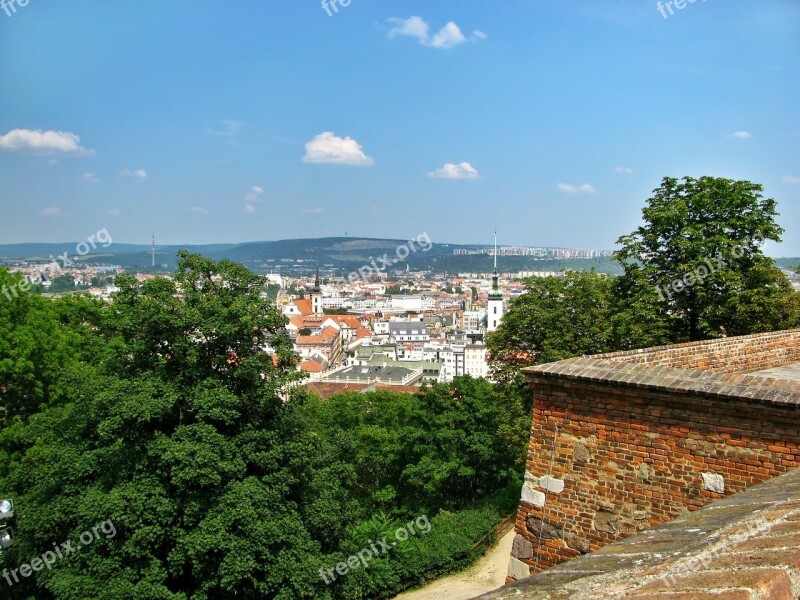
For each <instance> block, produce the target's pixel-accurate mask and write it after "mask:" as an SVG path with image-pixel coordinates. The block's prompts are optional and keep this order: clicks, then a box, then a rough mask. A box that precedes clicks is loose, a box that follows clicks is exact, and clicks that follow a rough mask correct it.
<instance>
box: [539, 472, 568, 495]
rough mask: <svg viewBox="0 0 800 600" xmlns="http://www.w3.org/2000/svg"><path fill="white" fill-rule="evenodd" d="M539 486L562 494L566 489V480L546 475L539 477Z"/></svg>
mask: <svg viewBox="0 0 800 600" xmlns="http://www.w3.org/2000/svg"><path fill="white" fill-rule="evenodd" d="M539 487H540V488H542V489H543V490H546V491H548V492H550V493H551V494H560V493H561V492H563V491H564V480H563V479H556V478H555V477H550V475H545V476H544V477H540V478H539Z"/></svg>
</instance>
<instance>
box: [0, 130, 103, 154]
mask: <svg viewBox="0 0 800 600" xmlns="http://www.w3.org/2000/svg"><path fill="white" fill-rule="evenodd" d="M0 150H8V151H10V152H14V151H20V152H25V151H32V152H40V153H44V154H49V153H53V152H61V153H64V154H88V153H90V152H91V151H90V150H87V149H86V148H84V147H83V146H81V138H80V136H78V135H76V134H74V133H71V132H69V131H52V130H48V131H42V130H41V129H14V130H12V131H9V132H8V133H7V134H5V135H2V136H0Z"/></svg>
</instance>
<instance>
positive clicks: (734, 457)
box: [509, 330, 800, 580]
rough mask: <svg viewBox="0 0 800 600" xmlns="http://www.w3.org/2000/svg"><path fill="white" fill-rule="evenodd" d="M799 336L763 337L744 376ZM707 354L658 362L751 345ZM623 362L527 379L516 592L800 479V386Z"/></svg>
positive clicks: (558, 368) (559, 368)
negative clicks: (629, 541)
mask: <svg viewBox="0 0 800 600" xmlns="http://www.w3.org/2000/svg"><path fill="white" fill-rule="evenodd" d="M798 335H800V330H798V331H793V332H787V334H786V335H766V336H761V338H762V339H759V340H758V343H757V347H756V348H755V350H754V351H753V352H750V353H746V352H745V353H743V354H742V357H741V358H739V357H738V355H737V357H736V358H735V364H736V365H737V368H739V367H745V366H746V367H747V368H746V369H743V370H752V367H753V365H755V364H759V365H761V364H765V363H766V359H765V358H763V357H761V356H759V354H765V353H766V350H765V349H767V348H770V349H774V348H776V346H774V345H773V342H775V341H776V340H779V341H780V343H781V344H782V345H783V346H782V347H786V346H787V345H790V344H792V343H794V340H796V339H797V337H798ZM748 337H751V338H752V337H753V336H748ZM787 340H789V344H787ZM751 341H753V340H752V339H751ZM761 342H763V343H761ZM690 346H691V347H694V348H697V347H698V345H697V344H694V345H690ZM703 347H704V348H706V349H707V350H708V352H706V354H705V358H702V359H696V358H695V359H692V358H691V357H689V356H687V355H684V354H683V352H684V350H683V347H678V348H673V349H669V348H661V349H656V350H654V351H651V352H650V356H652V355H655V356H658V357H659V359H660V360H663V361H664V362H666V363H667V364H674V362H675V361H678V360H680V361H683V362H684V364H697V363H698V362H701V361H704V360H708V358H707V357H709V356H712V348H713V352H716V351H717V349H718V348H730V349H737V348H746V347H747V345H746V344H743V343H742V340H741V338H739V339H737V338H728V339H726V340H720V341H716V342H714V343H712V344H706V345H705V346H703ZM795 350H796V349H795ZM770 351H772V350H770ZM673 352H674V353H673ZM646 354H647V353H639V354H637V355H636V356H637V357H639V356H642V355H646ZM745 354H749V356H751V357H753V358H752V360H750V361H749V362H747V364H746V365H745V363H746V361H747V359H746V358H744V356H745ZM631 355H632V354H631V353H625V354H623V358H628V357H629V356H631ZM613 358H614V359H615V360H610V359H608V358H603V357H584V358H579V359H571V360H568V361H562V362H560V363H553V364H551V365H541V366H538V367H531V368H529V369H526V377H527V378H528V381H529V385H530V387H531V389H532V391H533V394H534V411H533V424H532V429H531V438H530V448H529V453H528V459H527V464H526V470H527V475H526V484H525V486H524V487H523V493H522V499H521V502H520V506H519V510H518V513H517V521H516V531H517V533H518V534H519V535H518V537H517V539H516V541H515V544H514V548H513V550H512V559H511V564H510V567H509V575H510V580H513V579H517V578H520V577H525V576H527V574H528V571H530V573H535V572H539V571H541V570H543V569H545V568H548V567H551V566H553V565H555V564H558V563H559V562H562V561H564V560H567V559H570V558H574V557H576V556H579V555H581V554H585V553H587V552H589V551H594V550H597V549H599V548H600V547H602V546H604V545H605V544H608V543H610V542H614V541H617V540H621V539H623V538H625V537H626V536H629V535H631V534H635V533H638V532H640V531H642V530H644V529H647V528H650V527H652V526H654V525H658V524H660V523H663V522H665V521H668V520H671V519H673V518H675V517H677V516H679V515H681V514H682V513H684V512H686V511H687V510H695V509H698V508H700V507H702V506H704V505H705V504H707V503H709V502H711V501H713V500H715V499H719V498H722V497H724V496H727V495H730V494H732V493H736V492H741V491H743V490H745V489H746V488H748V487H749V486H751V485H754V484H757V483H760V482H763V481H766V480H768V479H770V478H772V477H775V476H777V475H779V474H781V473H784V472H786V471H788V470H790V469H793V468H796V467H800V383H797V382H790V381H782V380H775V379H766V378H760V377H753V376H749V375H742V374H730V373H719V372H712V371H699V370H686V369H674V368H671V367H664V366H652V363H651V364H639V363H636V362H627V361H625V362H620V355H615V356H613ZM780 360H783V359H780ZM693 361H694V362H693ZM786 362H789V361H786ZM796 362H800V358H798V359H797V360H796ZM782 364H786V363H782ZM772 366H776V363H775V361H774V360H773V361H770V362H769V363H766V364H765V368H766V367H772Z"/></svg>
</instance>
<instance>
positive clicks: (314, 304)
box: [311, 263, 325, 316]
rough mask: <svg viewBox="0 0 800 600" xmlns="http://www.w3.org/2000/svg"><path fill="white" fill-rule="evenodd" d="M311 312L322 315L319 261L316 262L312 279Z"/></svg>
mask: <svg viewBox="0 0 800 600" xmlns="http://www.w3.org/2000/svg"><path fill="white" fill-rule="evenodd" d="M311 312H313V313H314V314H315V315H319V316H321V315H323V314H324V312H325V311H324V310H323V308H322V288H321V287H320V283H319V263H317V276H316V278H315V279H314V289H313V290H312V291H311Z"/></svg>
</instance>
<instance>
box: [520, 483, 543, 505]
mask: <svg viewBox="0 0 800 600" xmlns="http://www.w3.org/2000/svg"><path fill="white" fill-rule="evenodd" d="M522 501H523V502H527V503H528V504H533V505H534V506H535V507H537V508H544V505H545V503H546V502H547V497H546V496H545V495H544V492H540V491H539V490H535V489H533V488H532V487H531V486H529V485H528V484H527V483H526V484H525V485H523V486H522Z"/></svg>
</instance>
